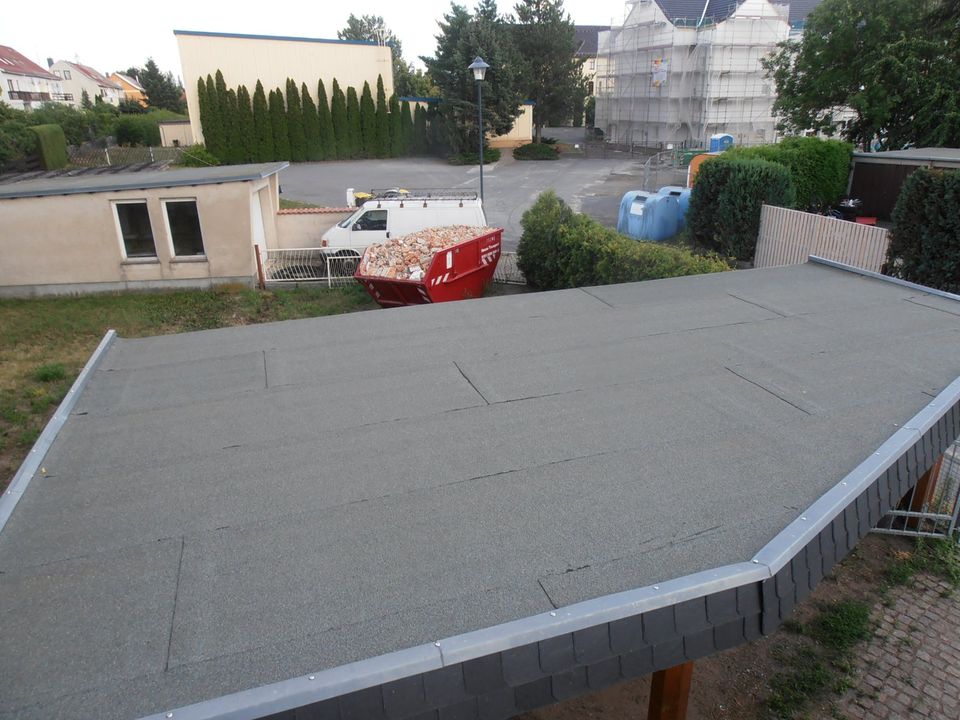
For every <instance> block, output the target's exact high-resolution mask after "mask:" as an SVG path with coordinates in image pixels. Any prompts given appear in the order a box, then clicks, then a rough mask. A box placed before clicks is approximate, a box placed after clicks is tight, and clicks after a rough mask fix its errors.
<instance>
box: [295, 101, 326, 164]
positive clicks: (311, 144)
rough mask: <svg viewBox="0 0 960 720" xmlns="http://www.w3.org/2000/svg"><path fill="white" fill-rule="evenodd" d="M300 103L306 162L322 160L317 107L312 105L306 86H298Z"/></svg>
mask: <svg viewBox="0 0 960 720" xmlns="http://www.w3.org/2000/svg"><path fill="white" fill-rule="evenodd" d="M300 102H301V103H302V104H303V134H304V135H305V136H306V139H307V160H322V159H323V158H322V157H321V154H320V120H319V118H318V117H317V106H316V105H314V104H313V98H312V97H310V90H308V89H307V84H306V83H302V84H301V85H300Z"/></svg>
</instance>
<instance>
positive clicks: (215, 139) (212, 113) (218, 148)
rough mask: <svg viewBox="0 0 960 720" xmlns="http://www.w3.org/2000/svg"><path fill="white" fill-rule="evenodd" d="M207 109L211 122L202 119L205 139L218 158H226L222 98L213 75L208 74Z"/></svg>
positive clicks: (208, 147)
mask: <svg viewBox="0 0 960 720" xmlns="http://www.w3.org/2000/svg"><path fill="white" fill-rule="evenodd" d="M207 110H208V113H207V114H208V115H209V118H210V120H209V122H204V121H203V120H202V119H201V121H200V122H201V124H202V126H203V139H204V142H205V143H206V145H207V150H209V151H210V153H211V154H213V155H214V156H215V157H216V158H217V159H218V160H226V158H225V157H224V142H223V140H224V138H223V119H222V118H221V117H220V98H219V97H218V95H217V87H216V85H214V82H213V77H211V76H210V75H207Z"/></svg>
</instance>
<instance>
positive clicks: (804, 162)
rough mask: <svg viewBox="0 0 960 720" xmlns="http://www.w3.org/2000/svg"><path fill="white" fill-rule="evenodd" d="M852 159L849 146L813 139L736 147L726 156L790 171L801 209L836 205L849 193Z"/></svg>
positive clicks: (840, 142)
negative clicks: (761, 161)
mask: <svg viewBox="0 0 960 720" xmlns="http://www.w3.org/2000/svg"><path fill="white" fill-rule="evenodd" d="M852 156H853V145H851V144H850V143H846V142H842V141H840V140H821V139H820V138H814V137H790V138H784V139H783V140H782V141H781V142H779V143H777V144H776V145H757V146H754V147H735V148H731V149H730V150H727V151H726V152H725V153H724V157H725V158H728V159H756V160H768V161H770V162H775V163H777V164H778V165H783V166H784V167H786V168H788V169H789V170H790V177H791V179H792V180H793V185H794V189H795V190H796V207H798V208H800V209H801V210H806V209H807V208H808V207H810V206H811V205H819V204H825V205H833V204H834V203H836V202H837V201H838V200H839V199H840V198H842V197H843V196H844V195H845V194H846V191H847V179H848V176H849V174H850V160H851V158H852Z"/></svg>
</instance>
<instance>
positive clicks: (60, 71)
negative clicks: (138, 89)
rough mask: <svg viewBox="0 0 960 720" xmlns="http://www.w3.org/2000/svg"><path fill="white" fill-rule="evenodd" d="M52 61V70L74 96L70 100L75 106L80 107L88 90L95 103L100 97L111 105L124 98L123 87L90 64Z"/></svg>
mask: <svg viewBox="0 0 960 720" xmlns="http://www.w3.org/2000/svg"><path fill="white" fill-rule="evenodd" d="M47 62H48V63H50V71H51V72H52V73H53V74H54V75H56V76H57V77H59V78H61V81H62V83H63V87H64V89H65V90H66V91H67V93H68V94H70V95H72V96H73V98H72V99H71V100H68V101H67V102H69V103H70V104H71V105H73V106H74V107H80V105H81V103H82V102H83V93H84V91H86V93H87V96H88V97H89V98H90V102H92V103H95V102H96V101H97V98H98V97H99V98H100V100H101V101H102V102H105V103H109V104H110V105H119V104H120V101H121V100H123V99H124V93H123V88H122V87H120V85H119V84H118V83H115V82H114V81H113V80H109V79H107V77H106V76H105V75H103V74H102V73H99V72H97V71H96V70H94V69H93V68H92V67H90V66H89V65H82V64H81V63H78V62H68V61H67V60H60V61H58V62H52V61H50V60H48V61H47Z"/></svg>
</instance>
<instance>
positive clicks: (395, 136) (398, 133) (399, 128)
mask: <svg viewBox="0 0 960 720" xmlns="http://www.w3.org/2000/svg"><path fill="white" fill-rule="evenodd" d="M389 105H390V157H400V156H401V155H405V154H406V153H405V152H404V149H403V141H404V137H403V119H402V116H401V115H400V101H399V100H397V94H396V93H394V94H393V95H391V96H390V103H389Z"/></svg>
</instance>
